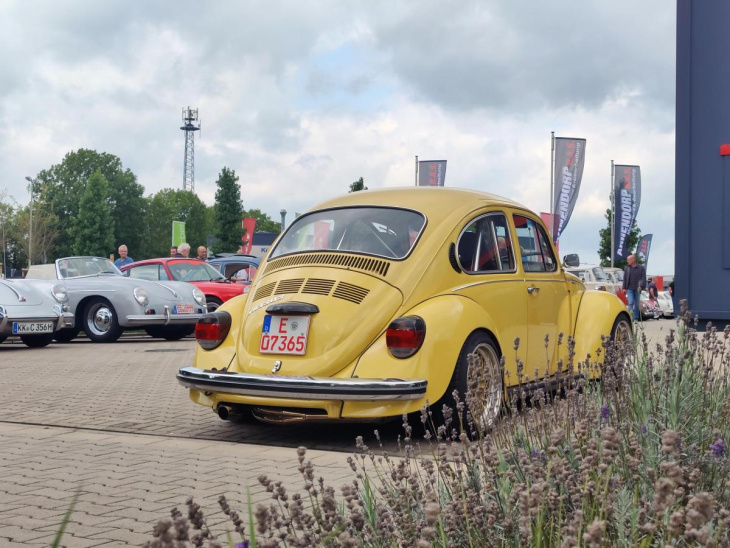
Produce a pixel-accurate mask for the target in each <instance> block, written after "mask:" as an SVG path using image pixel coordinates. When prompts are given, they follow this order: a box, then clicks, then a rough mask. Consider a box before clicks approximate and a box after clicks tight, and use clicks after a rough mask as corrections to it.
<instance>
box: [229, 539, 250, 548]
mask: <svg viewBox="0 0 730 548" xmlns="http://www.w3.org/2000/svg"><path fill="white" fill-rule="evenodd" d="M250 546H251V544H250V543H249V541H247V540H244V541H243V542H237V543H236V544H234V545H233V548H249V547H250Z"/></svg>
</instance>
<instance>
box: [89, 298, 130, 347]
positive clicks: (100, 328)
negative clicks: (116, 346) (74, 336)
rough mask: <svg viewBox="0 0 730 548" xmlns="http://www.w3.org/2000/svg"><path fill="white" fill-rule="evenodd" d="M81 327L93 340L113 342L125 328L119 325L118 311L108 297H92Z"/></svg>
mask: <svg viewBox="0 0 730 548" xmlns="http://www.w3.org/2000/svg"><path fill="white" fill-rule="evenodd" d="M81 322H82V324H83V325H82V326H81V328H82V329H83V330H84V333H86V336H87V337H89V338H90V339H91V340H92V341H93V342H98V343H112V342H115V341H116V340H117V339H118V338H119V337H120V336H121V334H122V331H124V329H123V328H122V326H121V325H119V319H118V317H117V311H116V310H114V307H113V306H112V304H111V303H110V302H109V301H107V300H106V299H102V298H95V299H91V300H90V301H89V302H88V303H87V304H86V308H84V315H83V316H82V318H81Z"/></svg>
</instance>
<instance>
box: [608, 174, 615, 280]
mask: <svg viewBox="0 0 730 548" xmlns="http://www.w3.org/2000/svg"><path fill="white" fill-rule="evenodd" d="M615 194H616V193H615V192H614V190H613V160H611V194H609V196H610V197H611V214H610V215H609V216H608V221H609V223H611V268H613V251H614V249H613V225H614V222H613V221H614V217H615V216H616V200H615Z"/></svg>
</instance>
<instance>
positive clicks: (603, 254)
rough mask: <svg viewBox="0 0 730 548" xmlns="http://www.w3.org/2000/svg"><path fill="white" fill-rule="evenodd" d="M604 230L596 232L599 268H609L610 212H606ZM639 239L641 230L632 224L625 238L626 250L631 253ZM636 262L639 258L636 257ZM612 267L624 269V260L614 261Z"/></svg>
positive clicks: (608, 210)
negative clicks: (599, 260)
mask: <svg viewBox="0 0 730 548" xmlns="http://www.w3.org/2000/svg"><path fill="white" fill-rule="evenodd" d="M605 218H606V228H602V229H600V230H599V231H598V236H599V238H600V240H599V244H598V257H599V258H600V259H601V266H611V210H610V209H607V210H606V215H605ZM640 239H641V230H639V226H638V225H637V224H636V223H635V222H634V226H633V227H632V228H631V231H630V232H629V235H628V236H627V237H626V249H629V250H631V251H633V250H634V249H636V246H637V245H638V243H639V240H640ZM636 260H637V261H638V260H639V258H638V257H637V258H636ZM613 266H615V267H616V268H626V259H621V260H620V261H614V263H613Z"/></svg>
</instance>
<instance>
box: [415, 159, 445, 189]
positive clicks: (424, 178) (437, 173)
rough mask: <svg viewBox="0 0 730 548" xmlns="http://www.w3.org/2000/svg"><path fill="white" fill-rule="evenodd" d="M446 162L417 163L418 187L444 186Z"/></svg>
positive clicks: (429, 161)
mask: <svg viewBox="0 0 730 548" xmlns="http://www.w3.org/2000/svg"><path fill="white" fill-rule="evenodd" d="M445 178H446V160H425V161H420V160H419V162H418V186H444V179H445Z"/></svg>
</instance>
